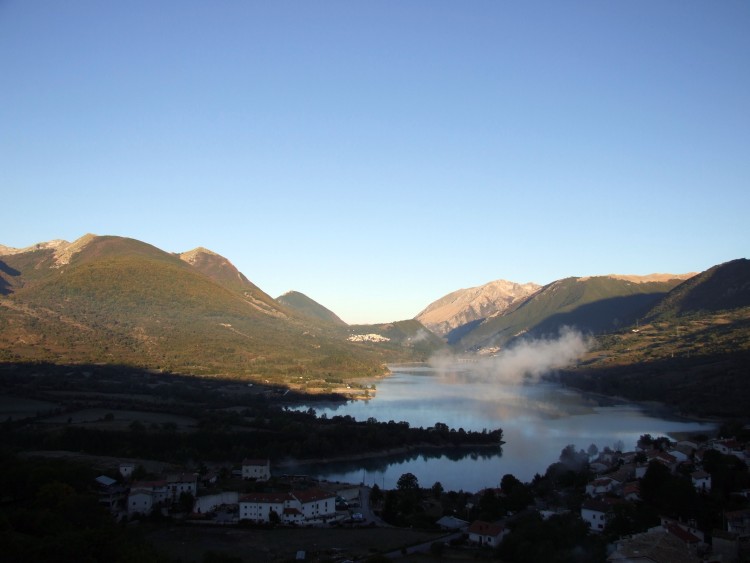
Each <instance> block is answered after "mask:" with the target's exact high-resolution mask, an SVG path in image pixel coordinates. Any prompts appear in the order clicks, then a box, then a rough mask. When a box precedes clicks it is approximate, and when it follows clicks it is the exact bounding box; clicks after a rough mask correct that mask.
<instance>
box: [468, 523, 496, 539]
mask: <svg viewBox="0 0 750 563" xmlns="http://www.w3.org/2000/svg"><path fill="white" fill-rule="evenodd" d="M504 530H505V526H503V525H502V524H492V523H491V522H484V521H483V520H475V521H474V522H472V523H471V526H469V529H468V532H469V533H470V534H478V535H480V536H491V537H497V536H499V535H500V534H502V533H503V531H504Z"/></svg>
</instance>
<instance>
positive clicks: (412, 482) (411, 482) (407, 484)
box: [396, 473, 419, 491]
mask: <svg viewBox="0 0 750 563" xmlns="http://www.w3.org/2000/svg"><path fill="white" fill-rule="evenodd" d="M396 488H397V489H398V490H399V491H416V490H418V489H419V481H418V480H417V476H416V475H414V474H413V473H404V474H403V475H401V477H399V478H398V482H397V483H396Z"/></svg>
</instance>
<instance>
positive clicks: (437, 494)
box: [432, 481, 444, 500]
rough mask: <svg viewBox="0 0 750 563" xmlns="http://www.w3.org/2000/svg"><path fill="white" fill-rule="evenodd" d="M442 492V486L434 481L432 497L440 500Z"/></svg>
mask: <svg viewBox="0 0 750 563" xmlns="http://www.w3.org/2000/svg"><path fill="white" fill-rule="evenodd" d="M443 490H444V489H443V484H442V483H441V482H440V481H435V484H434V485H432V496H434V497H435V498H436V499H437V500H440V497H441V496H443Z"/></svg>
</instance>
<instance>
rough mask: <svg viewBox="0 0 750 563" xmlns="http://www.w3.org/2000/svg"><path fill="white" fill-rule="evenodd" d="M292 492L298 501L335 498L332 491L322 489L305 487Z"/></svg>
mask: <svg viewBox="0 0 750 563" xmlns="http://www.w3.org/2000/svg"><path fill="white" fill-rule="evenodd" d="M292 494H293V495H294V497H295V498H296V499H297V500H299V501H300V502H315V501H316V500H326V499H330V498H333V499H335V498H336V495H335V494H334V493H329V492H327V491H324V490H322V489H305V490H304V491H293V492H292Z"/></svg>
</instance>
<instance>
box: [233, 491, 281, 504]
mask: <svg viewBox="0 0 750 563" xmlns="http://www.w3.org/2000/svg"><path fill="white" fill-rule="evenodd" d="M290 500H293V497H292V495H290V494H289V493H249V494H246V495H243V496H241V497H240V502H275V503H280V502H286V501H290Z"/></svg>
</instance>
